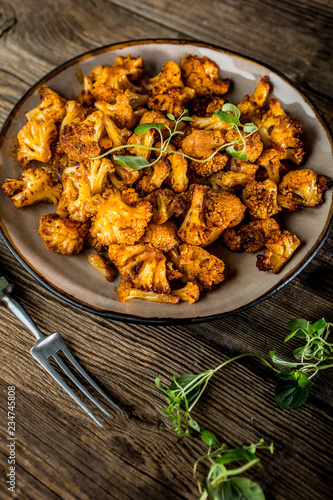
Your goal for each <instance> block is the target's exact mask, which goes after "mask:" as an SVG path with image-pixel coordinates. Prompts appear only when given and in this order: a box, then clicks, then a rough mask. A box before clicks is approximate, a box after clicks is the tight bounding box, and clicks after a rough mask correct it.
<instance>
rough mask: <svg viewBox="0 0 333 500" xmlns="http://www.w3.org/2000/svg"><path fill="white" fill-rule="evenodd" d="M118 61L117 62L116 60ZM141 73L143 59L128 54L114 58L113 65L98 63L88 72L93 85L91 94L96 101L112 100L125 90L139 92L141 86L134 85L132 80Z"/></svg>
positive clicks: (137, 77) (136, 78)
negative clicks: (124, 56)
mask: <svg viewBox="0 0 333 500" xmlns="http://www.w3.org/2000/svg"><path fill="white" fill-rule="evenodd" d="M117 61H118V62H117ZM142 73H143V60H142V58H141V57H138V58H137V59H135V58H132V57H131V56H130V55H128V56H127V57H126V58H123V57H121V56H119V57H117V58H116V62H115V64H114V65H113V66H102V65H98V66H95V68H93V70H92V71H91V73H90V75H89V76H90V78H91V79H92V82H93V86H92V89H91V93H92V95H93V96H94V97H95V99H96V100H97V101H106V102H110V103H112V102H114V101H115V99H116V97H117V96H118V95H119V94H121V93H123V92H124V91H126V90H131V91H132V92H140V91H141V88H140V87H138V86H136V85H134V83H132V81H135V80H138V79H139V78H141V76H140V75H142Z"/></svg>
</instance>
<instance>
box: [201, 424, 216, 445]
mask: <svg viewBox="0 0 333 500" xmlns="http://www.w3.org/2000/svg"><path fill="white" fill-rule="evenodd" d="M201 439H202V440H203V442H204V443H205V444H206V445H207V446H209V447H210V448H214V447H216V446H218V445H219V443H218V441H217V439H216V437H215V436H214V434H212V433H211V432H209V431H206V430H205V429H203V430H202V431H201Z"/></svg>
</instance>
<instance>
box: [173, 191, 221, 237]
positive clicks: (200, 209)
mask: <svg viewBox="0 0 333 500" xmlns="http://www.w3.org/2000/svg"><path fill="white" fill-rule="evenodd" d="M207 190H208V188H207V186H202V185H199V184H191V186H190V189H189V191H190V193H191V206H190V208H189V209H188V211H187V213H186V215H185V219H184V220H183V223H182V224H181V226H180V227H179V229H178V235H179V236H180V238H181V239H182V241H184V242H185V243H188V244H190V245H197V246H206V245H208V244H210V243H212V237H213V230H212V229H211V228H209V227H207V225H206V221H205V212H204V209H205V194H206V192H207ZM221 232H222V230H221ZM221 232H220V233H221ZM214 236H215V234H214ZM219 236H220V234H217V236H216V238H215V239H217V238H218V237H219ZM213 241H214V240H213Z"/></svg>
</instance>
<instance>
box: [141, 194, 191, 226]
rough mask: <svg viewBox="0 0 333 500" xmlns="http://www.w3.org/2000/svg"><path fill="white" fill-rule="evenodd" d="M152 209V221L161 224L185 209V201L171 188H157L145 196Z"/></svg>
mask: <svg viewBox="0 0 333 500" xmlns="http://www.w3.org/2000/svg"><path fill="white" fill-rule="evenodd" d="M145 199H146V200H148V201H149V202H150V203H151V205H152V210H153V218H152V222H154V223H155V224H163V223H164V222H166V221H167V220H169V219H170V218H171V217H173V216H178V215H181V214H182V213H184V212H185V210H186V204H185V202H184V201H183V200H182V199H181V198H180V197H179V196H176V195H175V193H174V192H173V191H172V190H171V189H158V190H156V191H154V192H153V193H152V194H150V195H148V196H147V197H146V198H145Z"/></svg>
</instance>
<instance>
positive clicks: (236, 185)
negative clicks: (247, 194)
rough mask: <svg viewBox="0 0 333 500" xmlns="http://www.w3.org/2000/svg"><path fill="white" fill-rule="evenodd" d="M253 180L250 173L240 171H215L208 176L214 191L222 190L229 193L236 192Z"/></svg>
mask: <svg viewBox="0 0 333 500" xmlns="http://www.w3.org/2000/svg"><path fill="white" fill-rule="evenodd" d="M252 180H253V176H252V175H248V174H244V173H242V172H233V171H232V170H228V171H227V172H216V173H215V174H213V175H211V176H210V177H209V182H210V184H211V185H212V188H213V189H215V190H216V191H219V190H222V191H227V192H229V193H238V191H239V190H240V189H242V188H243V187H244V186H246V184H247V183H248V182H250V181H252Z"/></svg>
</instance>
